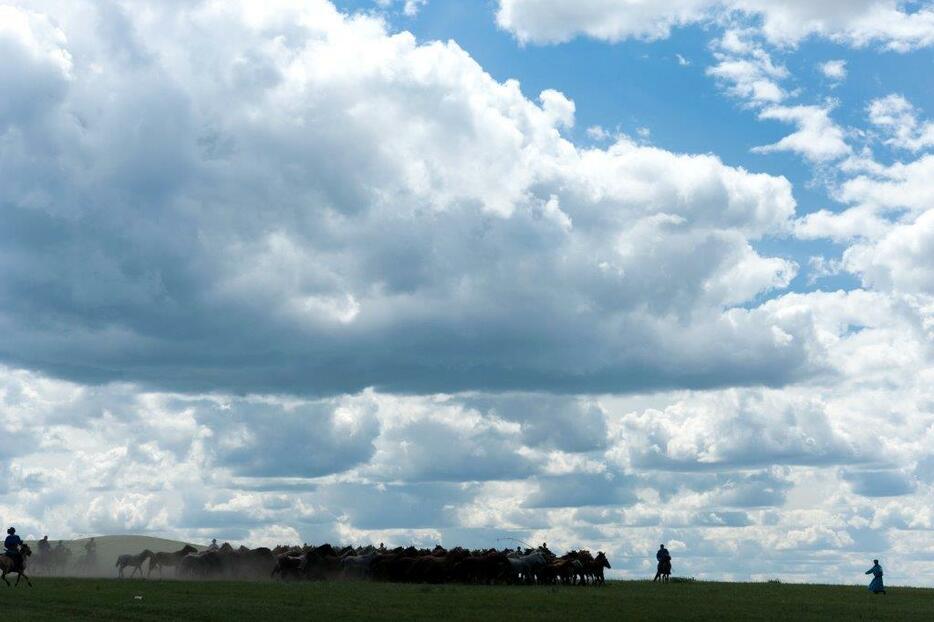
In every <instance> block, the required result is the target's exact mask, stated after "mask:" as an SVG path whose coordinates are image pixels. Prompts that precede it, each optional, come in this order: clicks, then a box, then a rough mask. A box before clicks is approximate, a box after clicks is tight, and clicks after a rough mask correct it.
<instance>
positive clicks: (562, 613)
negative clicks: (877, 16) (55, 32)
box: [0, 578, 934, 622]
mask: <svg viewBox="0 0 934 622" xmlns="http://www.w3.org/2000/svg"><path fill="white" fill-rule="evenodd" d="M34 583H35V587H34V588H32V589H29V588H24V587H19V588H17V589H7V588H5V587H0V603H2V606H3V611H4V619H5V620H17V621H18V620H37V621H38V620H41V621H44V622H45V621H50V620H160V621H162V622H166V621H169V620H173V621H174V620H223V621H225V622H235V621H237V620H250V621H257V622H259V621H264V620H329V621H330V620H441V621H443V622H455V621H457V620H510V621H511V620H516V621H519V620H535V621H543V620H562V621H563V622H569V621H571V620H590V621H593V622H596V621H609V620H782V621H783V622H796V621H799V620H821V621H822V622H826V621H828V620H845V621H848V622H851V621H855V620H873V621H876V620H899V621H909V620H924V621H925V622H930V621H931V620H934V590H931V589H913V588H898V587H894V588H892V589H891V591H890V592H889V593H888V595H886V596H881V595H880V596H874V595H872V594H870V593H868V592H867V591H866V589H865V588H863V587H856V586H853V587H849V586H824V585H779V584H762V583H701V582H698V583H677V584H676V583H672V584H669V585H659V584H652V583H650V582H645V581H624V582H611V583H608V584H607V585H606V586H605V587H603V588H592V587H587V588H580V587H558V588H552V587H484V586H461V585H456V586H451V585H446V586H428V585H398V584H385V583H368V582H333V583H290V584H282V583H272V582H261V583H240V582H205V583H194V582H185V581H140V580H132V581H130V580H125V581H118V580H114V579H52V578H38V579H36V580H35V581H34ZM21 585H22V584H21ZM137 596H139V597H141V598H136V597H137Z"/></svg>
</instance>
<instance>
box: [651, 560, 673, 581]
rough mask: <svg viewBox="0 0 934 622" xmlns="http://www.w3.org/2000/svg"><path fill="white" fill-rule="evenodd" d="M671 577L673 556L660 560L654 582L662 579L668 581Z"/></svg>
mask: <svg viewBox="0 0 934 622" xmlns="http://www.w3.org/2000/svg"><path fill="white" fill-rule="evenodd" d="M670 579H671V558H670V557H669V558H666V559H662V560H660V561H659V562H658V571H657V572H656V573H655V578H654V579H652V582H655V581H658V580H660V581H662V582H663V583H667V582H668V581H669V580H670Z"/></svg>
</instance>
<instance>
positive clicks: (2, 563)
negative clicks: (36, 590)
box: [0, 543, 32, 587]
mask: <svg viewBox="0 0 934 622" xmlns="http://www.w3.org/2000/svg"><path fill="white" fill-rule="evenodd" d="M19 552H20V555H22V556H23V563H22V564H21V565H20V567H19V568H16V567H15V563H14V562H13V558H12V557H9V556H8V555H0V572H2V573H3V574H0V579H3V582H4V583H6V585H7V587H11V586H10V582H9V581H7V580H6V576H7V575H8V574H10V573H11V572H15V573H16V583H14V585H19V580H20V579H26V584H27V585H29V587H32V581H30V580H29V577H27V576H26V558H27V557H29V556H30V555H32V549H30V548H29V545H28V544H26V543H23V544H21V545H19Z"/></svg>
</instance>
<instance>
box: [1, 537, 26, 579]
mask: <svg viewBox="0 0 934 622" xmlns="http://www.w3.org/2000/svg"><path fill="white" fill-rule="evenodd" d="M6 532H7V534H8V535H7V537H6V540H4V541H3V548H4V549H5V551H4V555H6V556H7V557H9V558H10V559H12V560H13V572H18V571H20V570H22V568H23V555H22V554H21V553H20V552H19V547H21V546H22V545H23V540H22V538H20V537H19V536H18V535H16V528H15V527H10V528H9V529H7V530H6Z"/></svg>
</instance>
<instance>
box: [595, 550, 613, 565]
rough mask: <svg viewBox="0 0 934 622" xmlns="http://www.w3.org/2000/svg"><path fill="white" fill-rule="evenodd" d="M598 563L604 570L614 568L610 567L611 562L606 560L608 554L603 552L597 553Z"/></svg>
mask: <svg viewBox="0 0 934 622" xmlns="http://www.w3.org/2000/svg"><path fill="white" fill-rule="evenodd" d="M596 561H597V562H599V563H600V564H601V565H602V566H603V567H604V568H612V566H610V560H608V559H607V558H606V553H604V552H603V551H600V552H599V553H597V559H596Z"/></svg>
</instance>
